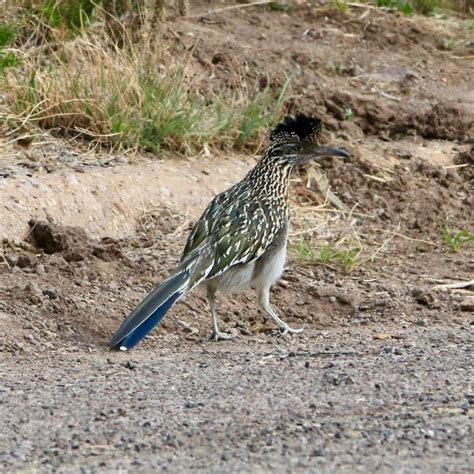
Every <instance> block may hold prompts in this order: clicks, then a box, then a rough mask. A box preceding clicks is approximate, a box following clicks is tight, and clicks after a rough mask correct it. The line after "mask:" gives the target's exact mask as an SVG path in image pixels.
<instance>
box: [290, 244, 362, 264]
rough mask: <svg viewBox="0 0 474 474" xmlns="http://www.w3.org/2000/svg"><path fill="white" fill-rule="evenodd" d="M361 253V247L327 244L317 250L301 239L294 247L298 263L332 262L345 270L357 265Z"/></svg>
mask: <svg viewBox="0 0 474 474" xmlns="http://www.w3.org/2000/svg"><path fill="white" fill-rule="evenodd" d="M361 254H362V247H360V246H358V245H357V246H354V247H338V246H335V245H331V244H327V245H325V246H324V247H321V248H320V249H318V250H315V248H314V247H313V246H312V244H311V242H309V241H307V240H306V239H301V240H300V242H299V244H298V246H297V247H296V255H297V258H298V262H299V263H307V262H314V263H323V264H334V265H337V266H340V267H342V268H343V269H344V270H345V271H346V272H351V271H352V270H354V268H355V267H356V266H357V264H358V263H359V261H360V256H361Z"/></svg>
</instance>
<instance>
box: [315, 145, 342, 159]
mask: <svg viewBox="0 0 474 474" xmlns="http://www.w3.org/2000/svg"><path fill="white" fill-rule="evenodd" d="M313 155H314V156H315V157H318V158H319V157H326V156H338V157H340V158H350V157H351V155H350V153H349V152H348V151H347V150H343V149H342V148H333V147H331V146H320V147H318V148H316V150H314V151H313Z"/></svg>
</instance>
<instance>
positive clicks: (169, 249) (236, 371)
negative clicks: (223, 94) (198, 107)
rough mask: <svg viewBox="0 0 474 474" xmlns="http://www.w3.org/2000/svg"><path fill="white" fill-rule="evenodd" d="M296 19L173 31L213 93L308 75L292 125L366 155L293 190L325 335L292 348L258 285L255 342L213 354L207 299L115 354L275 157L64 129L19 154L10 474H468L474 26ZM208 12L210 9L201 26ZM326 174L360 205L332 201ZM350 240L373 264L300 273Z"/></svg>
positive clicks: (305, 290)
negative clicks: (325, 250)
mask: <svg viewBox="0 0 474 474" xmlns="http://www.w3.org/2000/svg"><path fill="white" fill-rule="evenodd" d="M297 3H298V6H296V7H294V8H293V9H292V10H291V11H290V12H289V13H282V12H277V11H270V10H264V11H258V12H257V11H255V10H253V9H251V8H244V9H241V10H238V11H234V12H233V13H232V14H231V13H230V12H229V13H222V14H219V15H210V16H209V17H205V18H204V19H199V18H192V19H178V20H176V21H173V22H169V23H168V24H167V25H166V28H167V31H168V33H169V36H170V38H173V41H172V46H171V48H175V49H176V51H177V52H180V51H181V52H182V51H183V50H184V49H186V50H189V48H190V46H191V45H194V46H195V47H194V48H192V50H191V51H192V55H191V66H192V67H194V68H195V71H196V75H198V76H202V78H203V87H204V85H205V82H206V80H208V79H209V77H211V78H212V80H213V81H216V83H226V81H232V80H233V79H232V78H233V77H234V76H233V75H232V74H231V72H232V71H233V70H235V69H236V68H237V69H240V70H242V71H243V72H244V74H245V75H246V76H247V77H248V79H249V80H253V79H255V74H256V73H255V71H258V70H259V71H264V72H265V73H268V74H270V77H271V78H272V79H271V81H274V84H273V82H272V84H273V85H275V86H276V85H278V84H281V82H282V81H283V80H284V74H283V72H291V73H292V74H293V76H294V77H293V84H294V86H293V87H294V97H293V99H292V101H291V103H290V104H288V110H289V111H294V110H303V111H307V112H313V113H314V112H316V113H318V114H320V115H321V117H322V118H323V120H324V122H325V123H326V130H327V131H326V139H327V140H328V141H330V142H331V143H339V144H342V145H344V146H346V147H347V148H349V149H350V150H351V152H352V153H353V159H352V160H351V161H348V162H344V163H342V162H330V161H328V162H326V163H324V164H323V166H322V171H319V172H317V173H319V174H315V171H314V170H312V169H308V170H302V171H301V172H300V173H298V174H297V175H296V176H295V180H294V186H293V189H292V197H291V199H292V204H293V206H292V207H293V222H294V228H293V229H294V230H293V235H292V240H291V250H290V257H289V262H288V268H287V269H286V271H285V273H284V275H283V279H282V281H281V282H280V283H279V284H278V285H276V287H275V288H274V290H273V294H272V299H273V302H274V305H275V307H276V308H278V310H279V312H280V313H281V315H284V319H286V320H287V321H288V322H290V323H291V324H292V325H294V326H305V328H306V330H305V332H304V333H303V334H302V335H298V336H293V337H280V336H278V335H275V334H274V327H273V325H272V324H271V321H267V320H265V319H264V317H263V315H262V314H261V313H260V312H259V311H258V308H257V305H256V301H255V296H254V295H253V293H252V292H246V293H244V294H242V295H238V296H236V297H235V298H232V299H229V300H227V301H221V302H220V304H219V315H220V318H221V320H222V324H223V327H224V328H225V329H226V330H228V331H230V332H233V333H234V334H235V335H236V336H237V338H236V339H235V340H234V341H232V342H227V343H224V342H221V343H211V342H208V341H207V337H208V335H209V330H210V318H209V315H208V311H207V306H206V302H205V298H204V295H203V294H201V293H199V292H195V293H193V294H192V295H189V296H188V297H187V298H186V299H185V300H184V301H182V302H180V303H179V304H177V305H176V307H175V308H173V310H172V311H171V312H170V314H169V316H168V317H167V318H166V319H165V320H164V322H163V324H162V325H161V326H160V328H159V329H158V330H157V331H155V332H153V334H152V335H151V336H150V337H149V338H147V340H146V341H145V342H144V343H143V344H142V345H141V346H140V347H139V348H138V349H137V350H136V351H134V352H132V353H130V354H115V353H109V352H107V351H106V349H105V345H106V344H107V342H108V340H109V338H110V336H111V335H112V333H113V332H114V330H115V329H116V328H117V327H118V325H119V324H120V322H121V321H122V319H123V318H124V317H125V316H126V315H127V313H128V312H129V311H130V310H131V309H132V308H133V307H134V305H135V304H136V303H137V302H138V301H139V300H140V299H141V298H142V297H143V296H144V294H145V293H146V292H147V291H149V290H150V289H151V288H152V287H153V286H154V285H155V284H156V283H157V282H158V281H159V280H160V279H161V278H163V277H164V276H165V275H166V274H167V271H168V269H169V268H171V267H172V266H173V265H174V264H175V263H176V261H177V260H178V258H179V255H180V251H181V249H182V246H183V244H184V241H185V238H186V233H187V231H188V230H189V228H190V226H191V224H192V221H193V219H195V218H196V217H197V216H198V215H199V214H200V212H201V210H202V209H203V207H204V206H205V204H206V202H207V200H208V199H209V198H210V197H211V196H212V194H213V193H215V192H217V191H219V190H221V189H223V188H225V187H226V186H227V184H228V182H234V181H237V180H238V179H240V177H241V176H242V175H243V174H244V173H245V171H246V170H247V169H248V167H249V166H251V165H252V163H253V162H254V159H255V158H253V157H250V156H249V157H246V158H245V159H243V158H242V157H234V156H231V155H228V156H226V157H225V158H223V157H220V156H215V157H206V158H202V157H200V158H198V159H194V160H184V159H183V158H182V157H171V156H163V157H160V158H162V160H160V161H153V162H152V158H153V157H151V156H128V155H127V156H122V155H115V154H104V153H92V152H90V150H88V149H87V147H86V146H85V145H84V144H74V143H73V144H71V143H68V144H66V143H65V142H64V141H62V140H61V139H58V138H55V137H50V136H45V138H44V140H42V143H38V144H31V145H30V146H29V147H28V148H26V149H25V148H23V147H20V146H18V147H16V146H13V145H12V144H11V140H10V141H8V143H7V140H3V139H2V141H1V142H0V144H1V145H2V159H1V160H0V177H1V178H0V197H1V200H0V206H2V207H1V209H2V212H1V214H0V223H1V226H0V236H2V237H3V241H2V247H1V253H0V333H1V337H0V359H1V364H0V374H1V384H0V417H1V419H2V430H1V435H0V463H1V464H2V466H3V470H4V471H5V472H19V471H22V472H23V471H24V472H31V471H35V470H36V471H37V472H52V471H55V472H56V471H57V472H77V471H78V470H80V469H82V470H83V471H84V472H115V471H116V470H117V469H124V470H130V471H137V472H150V470H152V469H158V468H160V469H167V470H169V471H171V472H176V471H191V470H196V471H202V472H228V471H239V472H240V471H242V472H267V471H269V470H272V471H275V472H308V471H317V472H321V471H323V472H344V471H347V472H354V471H360V472H374V471H376V470H377V471H381V472H453V473H454V472H456V473H458V472H469V467H470V466H471V465H472V462H473V459H472V414H473V411H472V404H473V403H474V402H473V400H474V387H473V376H472V374H473V367H472V365H473V364H472V360H473V358H472V347H473V346H472V343H473V338H472V328H473V324H474V321H473V312H474V293H473V292H474V285H473V283H472V279H473V275H474V247H473V246H472V245H471V246H469V245H467V246H465V247H463V249H462V250H461V252H459V253H453V252H450V251H449V248H448V247H447V246H446V244H445V243H443V241H442V238H441V231H440V228H441V227H442V226H443V225H444V224H446V223H447V224H448V225H449V226H450V227H452V228H455V229H465V230H469V231H470V232H474V226H473V222H474V192H473V191H474V181H473V179H474V175H473V168H474V153H473V148H472V139H473V135H472V131H473V128H472V127H473V118H474V117H473V113H472V111H473V110H474V95H473V90H472V87H470V85H469V78H470V77H472V73H473V65H472V61H467V60H465V59H459V58H463V57H465V56H469V55H472V42H470V41H469V39H468V35H469V34H470V32H471V31H472V30H468V29H467V27H466V26H465V23H463V22H462V21H461V20H459V19H455V18H450V19H445V20H442V19H434V18H419V17H411V18H407V17H403V16H400V15H396V14H393V13H387V12H383V11H380V10H377V9H372V8H368V7H367V8H366V7H355V8H353V9H352V10H351V11H349V12H347V13H345V14H344V13H341V12H339V11H337V10H334V9H332V8H329V7H327V6H319V7H317V8H316V7H309V6H307V5H306V2H297ZM208 7H209V2H196V3H194V2H193V5H192V7H191V12H190V15H194V14H196V13H197V12H201V11H205V10H206V9H207V8H208ZM447 39H451V40H454V42H452V43H449V44H452V45H454V47H450V48H447V46H446V44H448V43H446V41H445V40H447ZM183 48H184V49H183ZM348 109H351V111H352V113H353V117H352V118H351V119H347V110H348ZM249 155H250V151H249ZM234 164H235V166H234ZM216 173H217V174H218V175H219V177H218V179H216V178H215V176H216ZM321 173H322V174H321ZM315 179H317V180H321V181H324V180H327V182H329V183H330V185H331V189H332V191H333V192H334V193H335V196H336V197H337V199H338V200H337V202H336V201H334V202H336V204H337V205H338V206H339V208H335V207H331V206H330V205H327V206H326V207H324V208H321V205H322V204H323V203H324V201H325V197H326V194H325V192H324V189H323V188H324V186H323V187H321V186H318V185H316V184H315ZM137 181H139V182H140V183H139V185H137V186H133V184H134V182H137ZM183 187H186V189H187V192H186V193H184V195H183V193H182V188H183ZM65 191H67V193H65ZM66 194H67V199H66V198H65V196H66ZM318 206H319V207H318ZM88 209H89V212H88V211H87V210H88ZM91 209H93V212H91V211H90V210H91ZM108 209H113V211H111V212H108ZM145 210H146V212H145ZM48 218H49V220H50V222H47V221H48ZM30 219H33V221H32V225H29V224H28V222H29V221H30ZM38 219H40V222H38ZM348 235H351V236H354V235H355V236H357V239H358V240H357V241H358V242H359V244H360V245H361V247H362V248H363V249H364V251H363V254H362V256H361V259H360V261H359V262H358V264H357V265H356V266H355V268H353V269H351V271H348V269H347V268H343V267H341V265H338V264H337V262H326V263H324V264H323V263H315V262H314V261H312V259H311V258H306V259H301V258H300V257H301V255H300V254H299V252H298V249H297V247H298V243H299V242H300V239H301V237H302V236H305V237H306V238H308V239H310V240H309V241H311V242H312V244H313V245H315V246H318V247H321V246H323V245H324V244H325V243H326V242H328V241H329V242H336V241H338V240H340V239H344V238H347V236H348ZM23 237H25V238H23ZM453 282H458V283H460V285H459V287H457V288H447V287H446V286H443V285H446V284H450V283H453ZM470 282H471V283H470Z"/></svg>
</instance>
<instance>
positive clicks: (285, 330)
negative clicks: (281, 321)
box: [280, 324, 304, 336]
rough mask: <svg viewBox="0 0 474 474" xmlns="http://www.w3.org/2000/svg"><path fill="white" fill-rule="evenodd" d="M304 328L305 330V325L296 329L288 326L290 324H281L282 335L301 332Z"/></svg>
mask: <svg viewBox="0 0 474 474" xmlns="http://www.w3.org/2000/svg"><path fill="white" fill-rule="evenodd" d="M303 330H304V327H303V328H299V329H294V328H291V327H290V326H288V324H285V325H284V326H280V334H281V335H282V336H285V335H286V334H300V333H302V332H303Z"/></svg>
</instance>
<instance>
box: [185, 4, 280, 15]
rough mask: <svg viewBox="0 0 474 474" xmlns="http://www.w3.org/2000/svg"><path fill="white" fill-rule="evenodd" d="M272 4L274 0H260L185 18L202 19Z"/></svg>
mask: <svg viewBox="0 0 474 474" xmlns="http://www.w3.org/2000/svg"><path fill="white" fill-rule="evenodd" d="M272 2H274V0H261V1H260V2H252V3H244V4H242V5H231V6H229V7H224V8H216V9H215V10H210V11H208V12H206V13H199V14H197V15H190V16H187V17H186V18H188V19H189V18H202V17H205V16H207V15H214V14H216V13H221V12H225V11H229V10H236V9H237V8H247V7H257V6H259V5H268V4H269V3H272Z"/></svg>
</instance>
